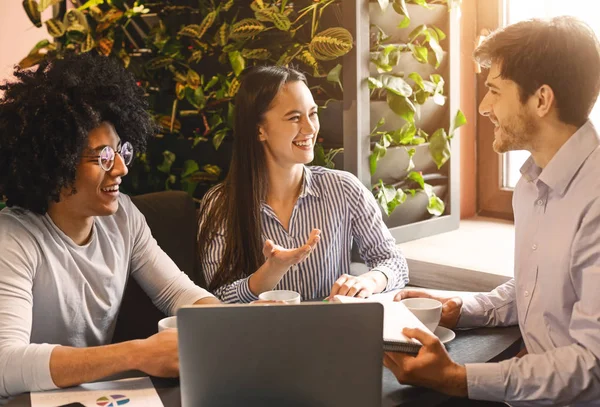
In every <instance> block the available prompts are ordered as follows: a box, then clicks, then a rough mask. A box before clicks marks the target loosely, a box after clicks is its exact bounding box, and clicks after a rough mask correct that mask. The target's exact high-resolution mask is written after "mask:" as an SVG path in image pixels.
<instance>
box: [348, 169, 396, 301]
mask: <svg viewBox="0 0 600 407" xmlns="http://www.w3.org/2000/svg"><path fill="white" fill-rule="evenodd" d="M344 180H345V182H346V184H347V188H345V190H346V191H347V193H348V196H347V200H346V202H348V205H349V212H350V214H351V216H352V236H353V238H354V241H355V242H356V244H357V246H358V252H359V254H360V257H361V258H362V259H363V260H364V262H365V263H366V264H367V266H368V267H369V268H370V269H371V270H372V271H373V270H374V271H380V272H381V273H383V274H385V276H386V277H387V285H386V287H385V291H390V290H394V289H397V288H402V287H404V286H405V285H406V284H408V264H407V263H406V258H405V257H404V255H403V254H402V252H401V250H400V249H399V248H398V246H397V245H396V239H394V237H393V236H392V234H391V233H390V231H389V229H388V228H387V226H386V225H385V223H384V222H383V218H382V215H381V210H380V209H379V207H378V206H377V201H376V200H375V198H374V197H373V194H372V193H371V192H370V191H369V190H368V189H367V188H366V187H365V186H364V185H363V184H362V183H361V182H360V181H359V180H358V179H357V178H356V177H354V176H352V175H351V174H347V175H346V177H345V178H344Z"/></svg>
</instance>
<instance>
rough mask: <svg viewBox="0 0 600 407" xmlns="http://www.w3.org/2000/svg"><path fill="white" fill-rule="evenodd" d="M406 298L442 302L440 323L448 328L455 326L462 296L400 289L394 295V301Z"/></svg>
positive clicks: (458, 316)
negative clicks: (429, 299)
mask: <svg viewBox="0 0 600 407" xmlns="http://www.w3.org/2000/svg"><path fill="white" fill-rule="evenodd" d="M406 298H431V299H434V300H438V301H439V302H441V303H442V317H441V319H440V325H441V326H443V327H446V328H449V329H454V328H456V324H458V319H459V318H460V311H461V308H462V304H463V301H462V298H460V297H438V296H435V295H431V294H429V293H428V292H426V291H417V290H401V291H399V292H398V294H396V296H395V297H394V301H402V300H404V299H406Z"/></svg>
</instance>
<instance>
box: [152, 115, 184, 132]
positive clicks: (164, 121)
mask: <svg viewBox="0 0 600 407" xmlns="http://www.w3.org/2000/svg"><path fill="white" fill-rule="evenodd" d="M171 122H172V123H171ZM157 123H158V125H159V126H160V127H161V129H162V131H165V132H169V133H179V131H180V130H181V122H180V121H179V120H177V119H175V120H172V117H171V116H166V115H161V116H159V117H158V120H157ZM171 124H173V128H172V129H171Z"/></svg>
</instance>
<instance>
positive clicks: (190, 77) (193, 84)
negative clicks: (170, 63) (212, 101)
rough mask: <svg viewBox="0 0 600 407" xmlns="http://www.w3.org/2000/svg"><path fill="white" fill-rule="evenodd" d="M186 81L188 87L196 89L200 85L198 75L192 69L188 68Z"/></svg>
mask: <svg viewBox="0 0 600 407" xmlns="http://www.w3.org/2000/svg"><path fill="white" fill-rule="evenodd" d="M186 81H187V84H188V86H189V87H190V88H192V89H196V88H197V87H198V86H200V75H199V74H198V72H196V71H194V70H193V69H189V70H188V71H187V75H186Z"/></svg>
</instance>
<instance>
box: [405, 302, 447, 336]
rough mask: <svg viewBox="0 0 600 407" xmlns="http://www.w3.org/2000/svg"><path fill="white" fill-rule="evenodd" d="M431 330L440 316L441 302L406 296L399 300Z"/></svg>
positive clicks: (433, 329) (438, 321) (435, 326)
mask: <svg viewBox="0 0 600 407" xmlns="http://www.w3.org/2000/svg"><path fill="white" fill-rule="evenodd" d="M401 302H402V303H403V304H404V305H405V306H406V308H408V309H409V310H410V311H411V312H412V313H413V314H415V316H416V317H417V318H419V321H421V322H422V323H423V325H425V326H426V327H427V329H429V330H430V331H431V332H434V331H435V328H437V326H438V324H439V323H440V318H441V317H442V303H441V302H439V301H438V300H434V299H431V298H407V299H405V300H402V301H401Z"/></svg>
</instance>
